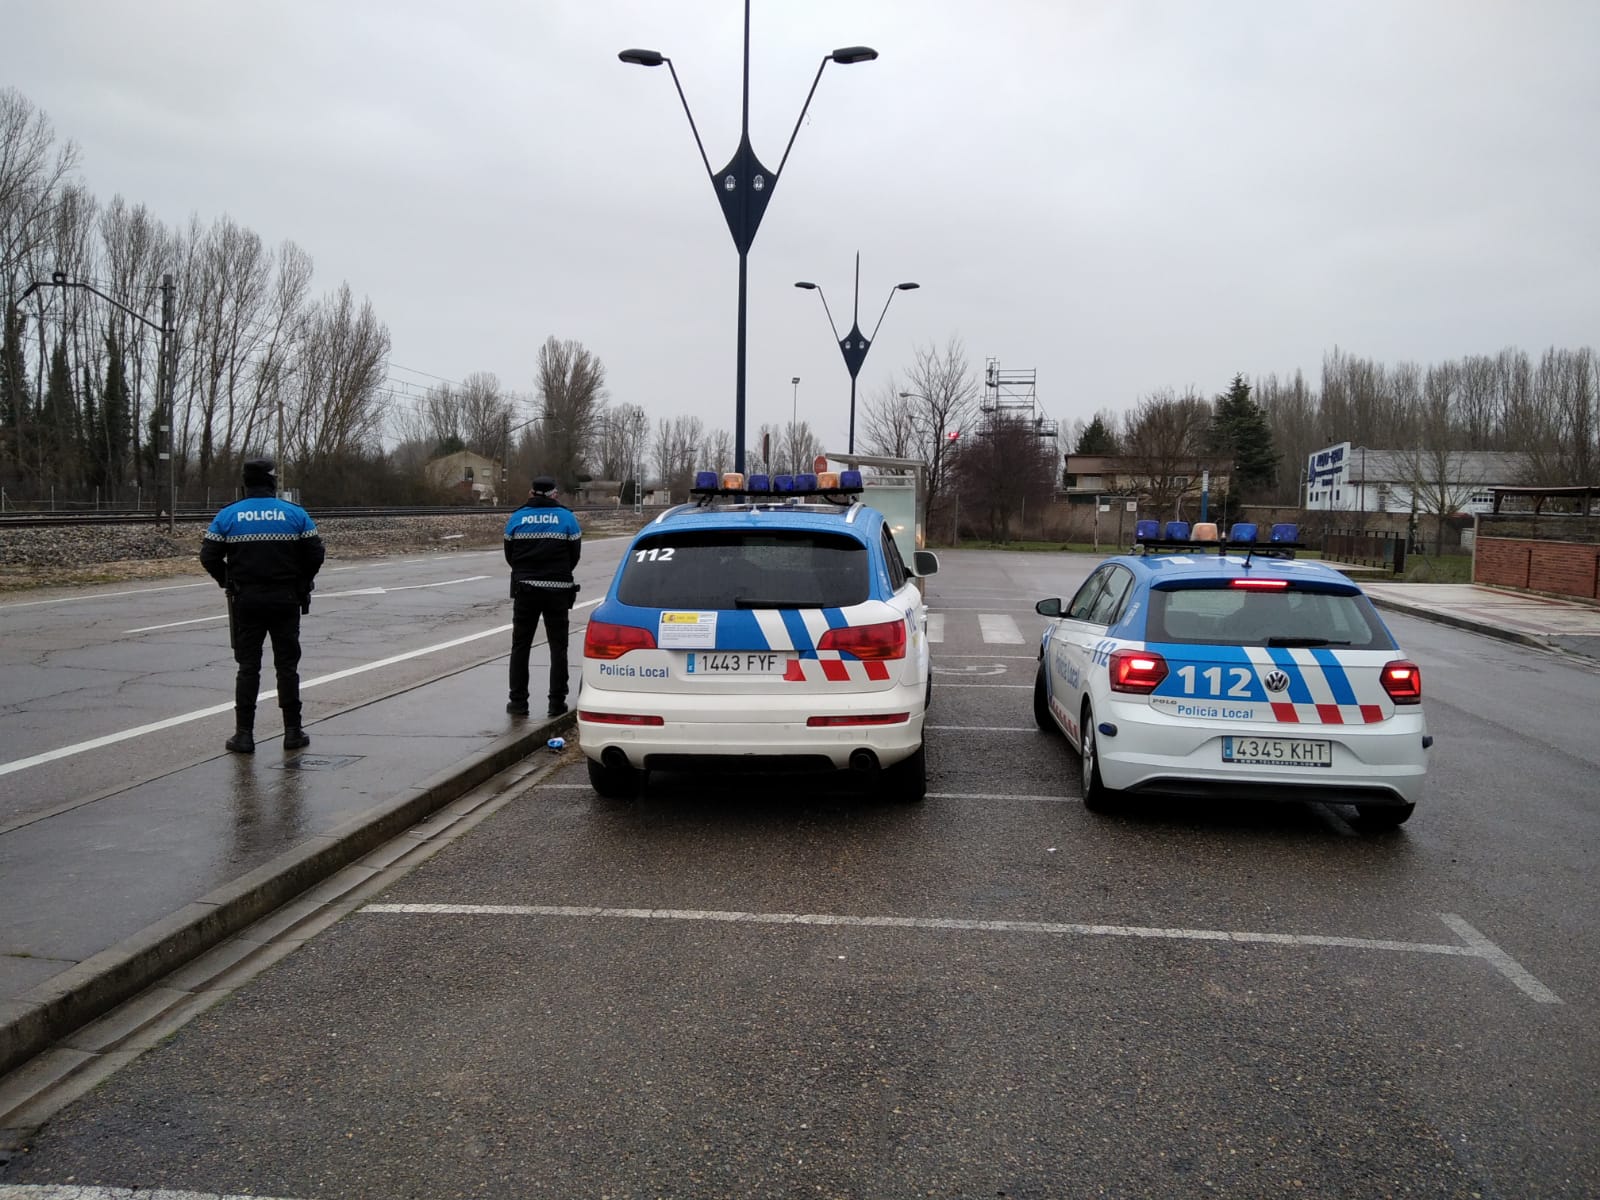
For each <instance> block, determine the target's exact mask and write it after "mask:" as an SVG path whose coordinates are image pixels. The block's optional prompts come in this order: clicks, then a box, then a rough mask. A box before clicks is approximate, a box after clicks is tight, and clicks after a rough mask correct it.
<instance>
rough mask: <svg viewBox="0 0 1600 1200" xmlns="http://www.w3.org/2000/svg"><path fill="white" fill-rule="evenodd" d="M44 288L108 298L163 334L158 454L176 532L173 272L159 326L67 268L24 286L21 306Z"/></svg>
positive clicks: (170, 527)
mask: <svg viewBox="0 0 1600 1200" xmlns="http://www.w3.org/2000/svg"><path fill="white" fill-rule="evenodd" d="M41 287H59V288H81V289H82V290H84V291H86V292H89V293H91V294H93V295H96V296H99V297H100V299H102V300H104V301H105V302H106V303H107V304H110V305H111V306H112V307H114V308H117V309H120V310H121V311H122V312H125V313H127V314H128V316H130V317H132V318H133V319H134V320H135V321H140V322H142V323H143V324H145V325H148V326H149V327H150V328H151V329H154V330H156V331H157V332H158V333H159V334H161V343H160V349H159V350H158V351H157V352H156V365H157V373H156V404H157V405H158V406H160V407H162V408H164V409H165V410H166V414H167V423H166V425H165V426H163V431H164V432H165V433H166V435H167V449H166V452H165V453H161V452H160V451H157V453H158V454H161V457H162V458H164V459H166V460H167V532H168V533H169V534H170V533H176V532H177V521H178V495H177V475H176V467H175V466H174V463H175V461H176V457H177V456H176V455H175V454H174V453H173V433H174V429H173V426H174V421H173V419H172V394H173V390H174V388H173V382H174V376H175V375H176V370H175V368H176V365H177V364H176V362H175V361H174V359H175V357H176V355H177V350H178V339H177V338H176V337H174V336H173V334H174V333H175V332H176V331H175V329H174V328H173V323H172V303H173V293H174V291H175V290H176V289H175V287H174V285H173V282H172V276H171V274H170V273H169V274H166V275H163V276H162V277H161V323H160V324H159V325H158V324H156V323H155V322H154V321H152V320H151V319H150V318H149V317H147V316H145V315H144V314H143V313H141V312H139V311H138V310H136V309H132V308H129V307H128V306H127V305H126V304H124V303H122V301H120V300H117V299H114V298H113V297H111V296H108V295H106V294H105V293H104V292H102V291H101V290H100V289H99V288H97V287H95V286H94V285H93V284H90V283H83V282H74V281H73V280H70V279H68V278H67V273H66V272H65V271H54V272H52V273H51V276H50V281H49V282H48V283H46V282H45V281H44V280H42V279H36V280H34V281H33V282H32V283H30V284H29V285H28V286H27V287H26V288H24V289H23V291H22V295H20V296H18V297H17V300H16V303H17V305H20V304H21V303H22V302H23V301H24V300H26V299H27V298H28V297H29V296H30V295H31V294H32V293H33V292H34V290H35V289H37V288H41Z"/></svg>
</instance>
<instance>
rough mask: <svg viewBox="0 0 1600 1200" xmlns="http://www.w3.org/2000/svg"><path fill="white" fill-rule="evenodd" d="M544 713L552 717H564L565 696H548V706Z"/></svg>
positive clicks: (565, 713) (565, 707)
mask: <svg viewBox="0 0 1600 1200" xmlns="http://www.w3.org/2000/svg"><path fill="white" fill-rule="evenodd" d="M546 715H548V716H552V717H564V716H566V715H567V698H566V697H565V696H562V697H560V698H559V699H558V698H556V697H555V696H551V697H550V708H549V709H548V711H547V714H546Z"/></svg>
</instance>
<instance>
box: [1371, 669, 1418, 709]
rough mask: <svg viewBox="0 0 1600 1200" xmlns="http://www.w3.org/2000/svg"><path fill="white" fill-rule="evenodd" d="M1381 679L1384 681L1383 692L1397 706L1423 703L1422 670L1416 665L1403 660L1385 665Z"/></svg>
mask: <svg viewBox="0 0 1600 1200" xmlns="http://www.w3.org/2000/svg"><path fill="white" fill-rule="evenodd" d="M1379 678H1380V679H1382V680H1383V690H1384V691H1386V692H1388V693H1389V699H1391V700H1393V701H1394V702H1395V703H1396V704H1421V703H1422V668H1421V667H1419V666H1417V664H1416V663H1414V662H1407V661H1406V660H1405V659H1403V658H1402V659H1397V660H1396V661H1395V662H1392V663H1385V664H1384V666H1383V673H1382V674H1381V675H1380V676H1379Z"/></svg>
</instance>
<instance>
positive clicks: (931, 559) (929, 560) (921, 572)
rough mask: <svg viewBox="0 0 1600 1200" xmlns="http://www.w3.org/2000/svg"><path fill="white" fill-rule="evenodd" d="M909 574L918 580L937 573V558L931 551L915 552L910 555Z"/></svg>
mask: <svg viewBox="0 0 1600 1200" xmlns="http://www.w3.org/2000/svg"><path fill="white" fill-rule="evenodd" d="M911 573H912V574H913V575H915V576H916V577H917V578H918V579H922V578H924V577H925V576H928V575H937V574H938V573H939V556H938V555H937V554H935V553H934V552H933V551H932V550H917V551H914V552H913V553H912V555H911Z"/></svg>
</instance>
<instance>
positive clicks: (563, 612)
mask: <svg viewBox="0 0 1600 1200" xmlns="http://www.w3.org/2000/svg"><path fill="white" fill-rule="evenodd" d="M522 593H523V594H520V595H518V596H517V597H516V599H514V600H513V601H512V602H511V695H510V697H509V698H510V700H511V703H513V704H526V703H527V702H528V656H529V654H530V652H531V651H532V650H533V635H534V634H535V633H537V632H538V630H539V618H540V617H543V618H544V635H545V639H546V640H547V641H548V642H549V643H550V703H551V704H565V703H566V700H567V620H568V616H567V614H568V611H569V610H570V609H571V608H572V600H573V593H572V592H570V591H567V590H565V589H563V590H561V591H557V590H555V589H554V588H548V589H534V588H523V589H522ZM541 593H546V594H541Z"/></svg>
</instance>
